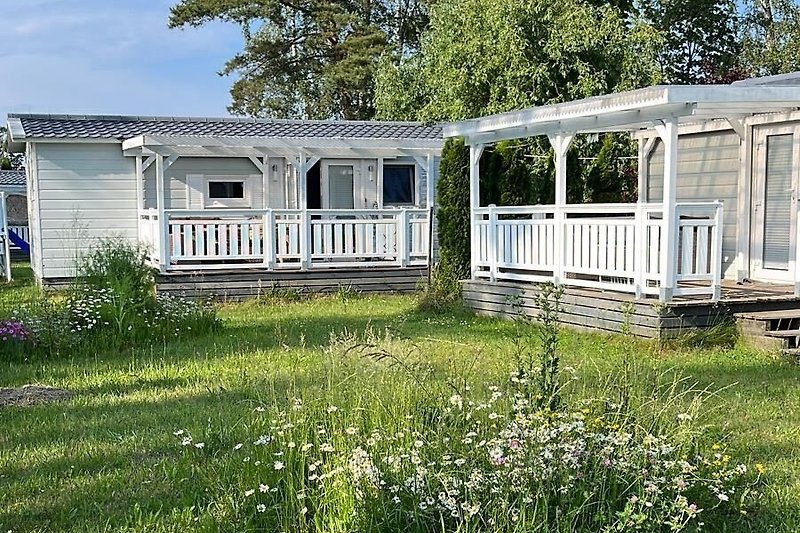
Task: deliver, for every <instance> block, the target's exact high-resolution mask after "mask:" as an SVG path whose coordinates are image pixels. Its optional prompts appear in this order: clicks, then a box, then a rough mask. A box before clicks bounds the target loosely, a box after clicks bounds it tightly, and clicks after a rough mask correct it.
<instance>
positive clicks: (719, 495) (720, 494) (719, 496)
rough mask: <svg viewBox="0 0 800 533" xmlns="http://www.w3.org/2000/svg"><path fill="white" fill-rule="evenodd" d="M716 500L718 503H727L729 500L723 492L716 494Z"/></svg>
mask: <svg viewBox="0 0 800 533" xmlns="http://www.w3.org/2000/svg"><path fill="white" fill-rule="evenodd" d="M717 498H719V501H721V502H727V501H728V499H729V498H728V495H727V494H725V493H724V492H720V493H718V494H717Z"/></svg>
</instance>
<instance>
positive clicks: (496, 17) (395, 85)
mask: <svg viewBox="0 0 800 533" xmlns="http://www.w3.org/2000/svg"><path fill="white" fill-rule="evenodd" d="M430 16H431V21H430V27H429V30H428V32H427V33H426V38H425V39H424V40H423V44H422V48H421V52H420V55H419V56H416V57H411V58H408V59H406V60H404V61H402V62H401V63H400V64H399V65H398V66H396V67H394V68H395V70H396V72H392V67H391V65H385V66H384V68H382V69H381V71H380V76H379V78H378V80H377V95H376V102H377V103H378V105H379V108H378V116H380V117H384V118H395V117H401V116H402V117H406V118H407V117H409V116H410V115H411V113H410V112H409V107H410V105H411V104H412V103H413V102H414V101H415V100H416V99H419V100H418V101H417V104H416V107H417V113H416V118H418V119H422V120H459V119H464V118H469V117H475V116H480V115H486V114H491V113H497V112H502V111H508V110H510V109H517V108H520V107H526V106H531V105H541V104H547V103H553V102H561V101H566V100H571V99H577V98H582V97H586V96H591V95H596V94H603V93H607V92H612V91H614V90H624V89H630V88H634V87H639V86H641V85H646V84H649V83H650V82H653V81H656V80H657V78H658V72H657V71H656V70H655V69H654V66H655V63H654V61H653V59H654V58H653V57H651V56H650V54H651V53H652V51H654V50H655V45H654V42H655V41H656V40H657V39H658V36H657V35H655V34H654V33H653V32H652V31H651V30H650V29H649V28H648V27H646V26H641V25H639V24H638V23H634V24H633V25H632V26H631V25H630V24H629V23H628V21H627V16H626V15H625V14H624V13H623V12H621V11H620V10H619V9H617V8H615V7H614V6H611V5H607V4H594V3H590V2H586V1H583V0H560V1H558V2H546V1H544V0H535V1H532V2H515V1H512V0H469V1H466V2H463V1H455V0H443V1H440V2H437V3H435V4H434V5H433V6H432V8H431V15H430Z"/></svg>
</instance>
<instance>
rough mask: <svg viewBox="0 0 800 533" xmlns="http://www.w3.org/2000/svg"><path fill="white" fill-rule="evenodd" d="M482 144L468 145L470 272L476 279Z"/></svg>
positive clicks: (478, 255) (478, 248)
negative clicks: (477, 211)
mask: <svg viewBox="0 0 800 533" xmlns="http://www.w3.org/2000/svg"><path fill="white" fill-rule="evenodd" d="M483 149H484V145H483V144H471V145H469V229H470V231H469V234H470V272H471V273H472V279H477V275H476V274H477V272H478V261H479V260H480V253H479V252H480V239H479V237H478V214H477V213H476V212H475V210H476V209H478V208H479V207H480V203H481V155H483Z"/></svg>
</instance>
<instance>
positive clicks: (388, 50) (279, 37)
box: [169, 0, 427, 119]
mask: <svg viewBox="0 0 800 533" xmlns="http://www.w3.org/2000/svg"><path fill="white" fill-rule="evenodd" d="M214 19H218V20H224V21H227V22H233V23H236V24H238V25H240V26H241V27H242V32H243V35H244V47H243V50H242V51H241V52H239V53H238V54H236V55H235V56H234V57H233V58H232V59H230V60H229V61H228V62H227V64H226V65H225V68H224V69H223V70H222V74H223V75H232V74H236V75H238V78H237V79H236V80H235V81H234V83H233V87H232V89H231V96H232V103H231V105H230V107H229V110H230V111H231V112H232V113H235V114H243V115H251V116H275V117H280V118H286V117H306V118H322V119H327V118H331V117H339V118H346V119H368V118H371V117H372V114H373V112H374V108H373V92H374V76H375V72H376V70H377V68H378V64H379V62H380V60H381V58H382V57H387V58H391V57H404V56H406V55H408V54H409V53H410V52H412V51H413V50H414V49H415V48H416V47H417V45H418V42H419V39H420V33H421V32H422V30H423V28H424V27H425V25H426V24H427V7H426V2H424V1H422V0H404V1H402V2H390V1H378V2H354V1H349V0H336V1H327V0H301V1H299V2H290V1H285V0H255V1H250V0H181V1H180V2H179V3H178V4H176V5H175V6H174V7H172V9H171V13H170V20H169V24H170V27H173V28H183V27H186V26H200V25H202V24H204V23H206V22H208V21H210V20H214Z"/></svg>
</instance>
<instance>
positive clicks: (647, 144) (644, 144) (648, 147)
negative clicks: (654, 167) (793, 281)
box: [636, 137, 658, 204]
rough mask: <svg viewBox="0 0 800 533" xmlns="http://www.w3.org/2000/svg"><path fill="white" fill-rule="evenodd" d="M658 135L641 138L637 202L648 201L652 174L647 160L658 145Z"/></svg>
mask: <svg viewBox="0 0 800 533" xmlns="http://www.w3.org/2000/svg"><path fill="white" fill-rule="evenodd" d="M656 139H658V138H657V137H650V138H640V139H639V157H638V161H639V173H638V176H637V178H638V181H637V186H636V194H637V200H636V201H637V202H638V203H640V204H643V203H646V202H647V188H648V186H649V183H650V176H649V175H648V166H647V160H648V158H649V157H650V154H651V153H653V148H655V146H656Z"/></svg>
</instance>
